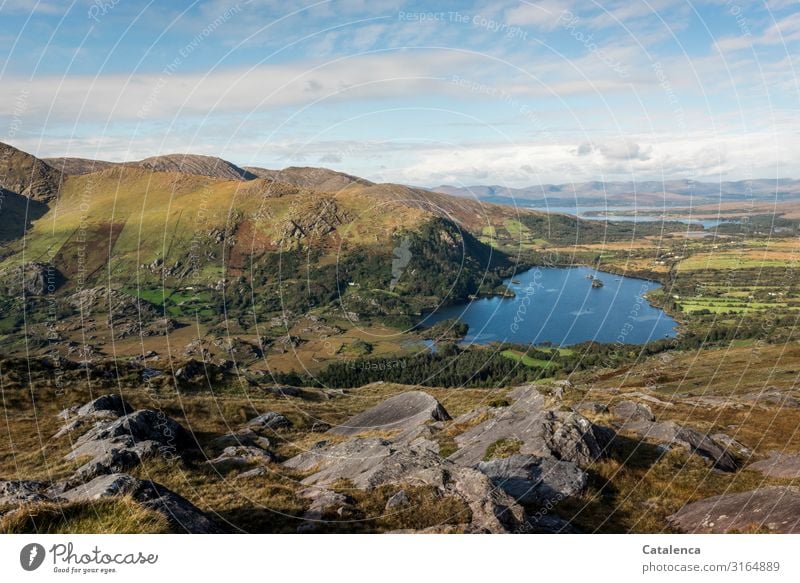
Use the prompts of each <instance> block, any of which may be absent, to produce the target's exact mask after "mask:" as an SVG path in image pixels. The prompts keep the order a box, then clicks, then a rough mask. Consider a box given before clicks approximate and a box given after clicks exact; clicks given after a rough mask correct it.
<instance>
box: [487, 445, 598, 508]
mask: <svg viewBox="0 0 800 583" xmlns="http://www.w3.org/2000/svg"><path fill="white" fill-rule="evenodd" d="M476 467H477V469H478V470H480V471H481V472H483V473H484V474H486V475H487V476H488V477H489V479H490V480H491V481H492V483H493V484H494V485H495V486H497V487H498V488H501V489H502V490H503V491H504V492H505V493H506V494H508V495H509V496H511V497H512V498H513V499H514V500H516V501H517V502H519V503H520V504H524V505H545V504H547V503H548V502H553V501H560V500H563V499H564V498H568V497H570V496H576V495H578V494H580V493H581V492H582V491H583V490H584V489H585V488H586V484H587V482H588V476H587V475H586V473H585V472H584V471H583V470H581V469H580V468H579V467H578V466H577V465H576V464H575V463H573V462H568V461H561V460H555V459H552V458H541V457H537V456H532V455H512V456H509V457H507V458H501V459H494V460H490V461H486V462H481V463H479V464H478V465H477V466H476Z"/></svg>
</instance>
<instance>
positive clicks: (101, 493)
mask: <svg viewBox="0 0 800 583" xmlns="http://www.w3.org/2000/svg"><path fill="white" fill-rule="evenodd" d="M118 496H129V497H130V498H132V499H133V500H135V501H136V502H137V503H139V504H141V505H142V506H143V507H145V508H149V509H150V510H154V511H156V512H158V513H159V514H161V515H163V516H164V518H166V519H167V521H168V522H169V523H170V524H171V525H172V527H173V528H174V529H175V530H177V531H183V532H187V533H193V534H213V533H218V532H221V529H220V528H219V527H218V526H217V525H216V524H215V523H214V522H213V521H212V520H211V519H210V518H209V517H208V516H206V514H204V513H203V512H202V511H201V510H200V509H199V508H197V507H196V506H195V505H194V504H192V503H191V502H189V501H188V500H186V498H184V497H183V496H180V495H178V494H176V493H175V492H173V491H172V490H169V489H167V488H165V487H164V486H162V485H160V484H157V483H155V482H151V481H148V480H138V479H136V478H134V477H133V476H129V475H127V474H119V473H117V474H110V475H107V476H100V477H97V478H95V479H94V480H92V481H90V482H88V483H86V484H81V485H80V486H77V487H75V488H72V489H70V490H67V491H65V492H64V493H63V494H61V496H60V497H59V499H62V500H65V501H68V502H91V501H94V500H100V499H103V498H113V497H118Z"/></svg>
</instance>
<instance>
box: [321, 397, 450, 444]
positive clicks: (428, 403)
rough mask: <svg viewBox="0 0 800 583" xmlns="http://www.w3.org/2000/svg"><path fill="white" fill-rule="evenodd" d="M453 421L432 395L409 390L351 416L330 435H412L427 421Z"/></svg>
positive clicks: (332, 430)
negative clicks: (389, 433)
mask: <svg viewBox="0 0 800 583" xmlns="http://www.w3.org/2000/svg"><path fill="white" fill-rule="evenodd" d="M449 419H450V415H449V414H448V413H447V411H446V410H445V408H444V407H442V405H441V404H440V403H439V401H437V400H436V399H434V398H433V397H431V396H430V395H429V394H428V393H424V392H422V391H408V392H406V393H401V394H399V395H395V396H394V397H391V398H389V399H386V400H385V401H382V402H381V403H379V404H378V405H375V406H374V407H371V408H369V409H367V410H366V411H363V412H361V413H359V414H358V415H356V416H354V417H351V418H350V419H348V420H347V421H345V422H344V423H342V424H341V425H338V426H336V427H334V428H332V429H331V430H330V431H329V432H328V433H330V434H332V435H341V436H350V435H357V434H359V433H365V432H370V431H380V432H392V433H399V434H412V433H413V432H414V430H416V429H417V428H419V427H420V426H422V425H424V424H425V423H427V422H432V421H448V420H449ZM409 437H410V435H409Z"/></svg>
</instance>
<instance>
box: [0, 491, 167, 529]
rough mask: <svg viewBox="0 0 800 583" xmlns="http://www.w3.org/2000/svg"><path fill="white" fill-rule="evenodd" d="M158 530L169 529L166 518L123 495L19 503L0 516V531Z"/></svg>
mask: <svg viewBox="0 0 800 583" xmlns="http://www.w3.org/2000/svg"><path fill="white" fill-rule="evenodd" d="M98 532H102V533H106V534H159V533H168V532H171V529H170V526H169V522H168V521H167V519H166V518H165V517H164V516H163V515H161V514H159V513H158V512H155V511H153V510H149V509H146V508H143V507H142V506H140V505H139V504H137V503H136V502H135V501H134V500H132V499H130V498H126V497H122V498H113V499H106V500H98V501H94V502H73V503H69V504H57V503H53V502H42V503H36V504H28V505H25V506H22V507H21V508H19V509H18V510H16V511H13V512H10V513H8V514H6V515H4V516H3V517H2V518H0V533H3V534H34V533H35V534H92V533H98Z"/></svg>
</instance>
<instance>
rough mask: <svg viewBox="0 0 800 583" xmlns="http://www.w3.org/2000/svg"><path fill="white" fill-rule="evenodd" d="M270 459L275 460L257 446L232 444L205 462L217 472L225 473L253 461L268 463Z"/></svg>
mask: <svg viewBox="0 0 800 583" xmlns="http://www.w3.org/2000/svg"><path fill="white" fill-rule="evenodd" d="M272 461H275V456H273V455H272V454H271V453H270V452H268V451H264V450H263V449H261V448H259V447H252V446H245V445H234V446H230V447H226V448H225V449H224V450H223V451H222V453H221V454H220V455H219V456H218V457H216V458H215V459H213V460H208V461H207V462H206V464H207V465H209V466H211V467H212V468H214V469H215V470H216V471H217V472H220V473H226V472H229V471H231V470H235V469H242V468H245V467H249V466H250V465H252V464H253V463H257V462H263V463H269V462H272Z"/></svg>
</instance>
